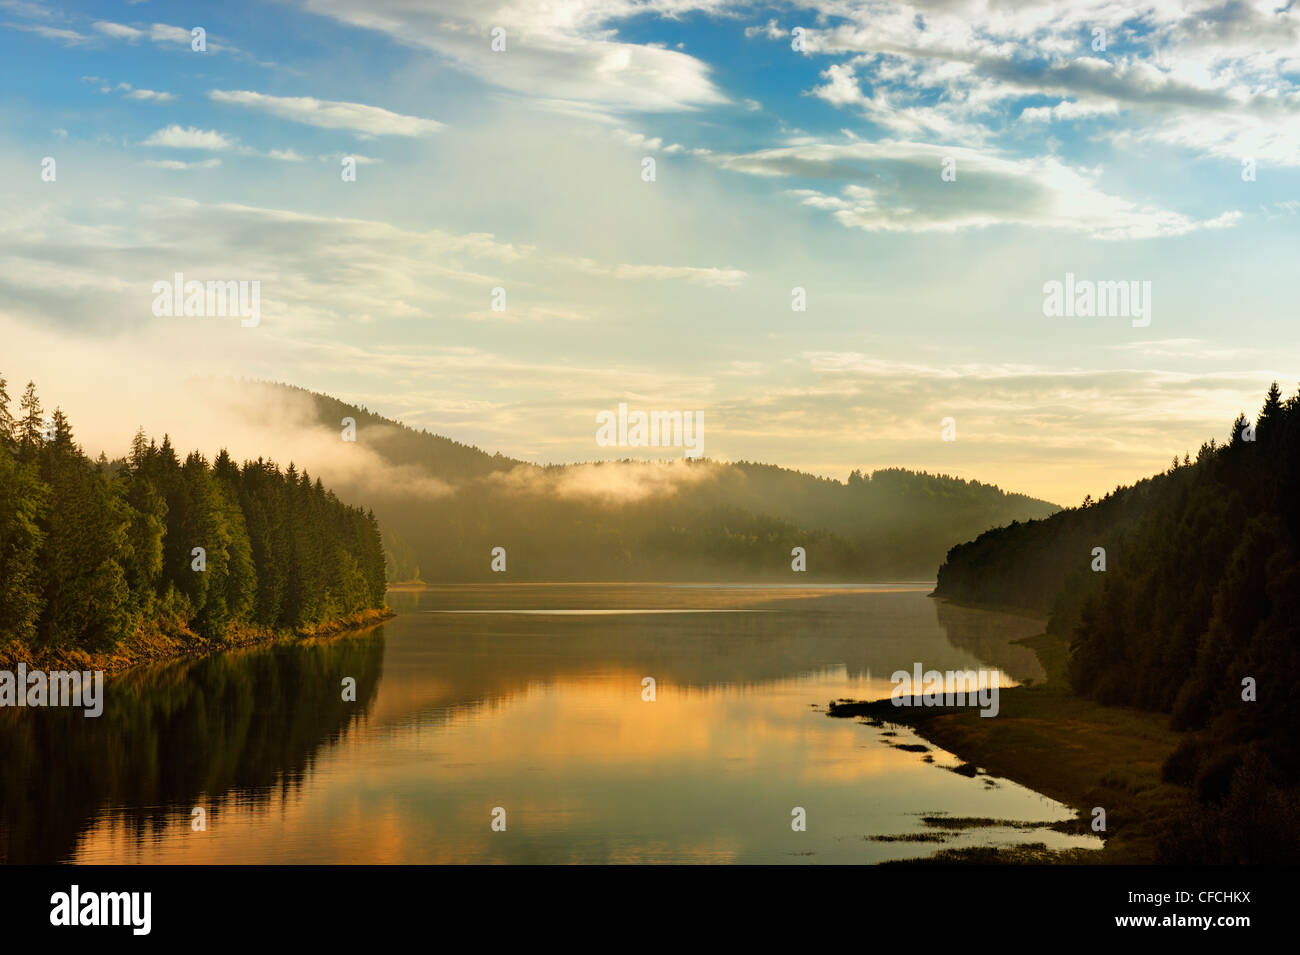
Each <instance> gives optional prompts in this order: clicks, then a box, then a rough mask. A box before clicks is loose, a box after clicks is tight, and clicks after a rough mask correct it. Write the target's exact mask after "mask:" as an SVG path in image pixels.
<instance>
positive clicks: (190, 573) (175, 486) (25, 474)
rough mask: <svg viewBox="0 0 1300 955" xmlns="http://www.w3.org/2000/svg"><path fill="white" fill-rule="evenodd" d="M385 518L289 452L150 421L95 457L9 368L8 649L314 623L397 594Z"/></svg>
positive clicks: (4, 610) (3, 563)
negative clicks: (391, 582) (242, 457)
mask: <svg viewBox="0 0 1300 955" xmlns="http://www.w3.org/2000/svg"><path fill="white" fill-rule="evenodd" d="M385 589H386V581H385V577H384V558H383V543H382V541H381V539H380V536H379V529H378V526H377V523H376V521H375V519H374V517H373V516H372V515H371V514H369V513H367V512H365V511H362V510H359V509H357V508H354V507H349V506H347V505H345V504H343V503H342V502H340V501H339V500H338V498H336V497H335V496H334V494H333V493H332V492H331V491H328V490H326V489H325V488H324V487H323V486H322V484H321V482H320V481H319V480H316V481H313V480H312V479H311V477H310V476H309V475H308V474H306V473H305V472H304V473H299V472H298V471H297V470H296V469H295V468H294V467H293V466H292V465H291V466H290V467H289V468H287V469H285V470H281V469H280V468H279V467H277V466H276V465H274V464H270V463H267V462H265V461H262V460H258V461H250V462H245V463H244V464H243V465H242V466H240V465H237V464H236V463H235V462H234V461H232V460H231V459H230V456H229V455H227V454H226V453H225V452H224V451H222V452H221V453H219V454H218V455H217V457H216V459H215V460H214V461H213V462H212V463H211V464H209V463H208V462H207V461H206V460H205V459H204V458H203V457H202V456H201V455H200V454H199V453H198V452H197V451H195V452H191V453H190V454H188V456H186V457H185V459H184V460H183V461H182V460H181V459H180V458H179V457H178V455H177V453H176V451H175V449H173V448H172V446H171V443H170V442H169V441H168V440H167V439H166V438H164V439H163V442H162V444H161V445H159V444H156V443H155V442H153V441H149V440H147V439H146V438H145V436H144V435H143V434H142V433H141V434H137V436H136V438H135V441H134V443H133V445H132V449H131V453H130V456H129V458H128V459H127V460H125V461H120V462H115V463H110V462H108V461H107V460H105V459H104V458H103V456H102V455H101V457H100V460H99V461H98V462H92V461H90V460H89V459H88V458H87V457H86V456H85V455H84V454H83V453H82V451H81V449H80V448H79V447H78V445H77V443H76V441H75V440H74V437H73V432H72V426H71V424H70V423H69V421H68V420H67V418H66V417H65V416H64V415H63V414H62V412H60V411H57V410H56V411H55V412H54V413H53V414H52V415H51V416H50V417H49V418H48V419H47V417H46V415H45V413H44V412H43V411H42V409H41V405H40V399H39V398H38V396H37V394H36V390H35V388H34V387H33V386H32V385H30V384H29V385H28V386H27V390H26V393H25V394H24V395H23V396H22V399H21V402H20V410H19V415H18V417H17V418H15V417H14V416H13V414H12V412H11V410H10V402H9V396H8V394H7V390H6V386H5V382H4V380H3V378H0V656H4V657H6V658H20V659H21V658H24V657H30V656H33V655H38V656H39V655H42V654H44V655H47V656H48V655H50V654H51V653H54V652H56V651H58V650H60V649H61V648H75V649H77V650H87V651H91V652H98V653H106V652H111V651H113V650H114V649H115V648H117V647H119V646H120V645H121V644H123V643H124V642H133V643H139V642H140V641H142V640H143V641H145V642H146V643H147V642H148V640H149V638H150V637H158V638H159V639H160V641H166V640H169V639H170V640H181V641H184V640H185V639H187V638H194V637H197V638H199V639H200V640H203V641H209V642H213V643H220V642H222V641H224V640H226V639H227V638H228V637H229V636H231V635H232V632H254V631H257V632H263V633H265V632H271V631H276V632H283V631H293V630H299V629H307V630H310V629H314V628H318V627H321V626H324V625H327V624H330V623H332V622H336V621H339V620H341V619H343V618H347V617H349V616H352V615H357V614H360V613H362V612H364V611H367V610H371V609H375V608H382V607H383V606H384V599H385V596H384V595H385Z"/></svg>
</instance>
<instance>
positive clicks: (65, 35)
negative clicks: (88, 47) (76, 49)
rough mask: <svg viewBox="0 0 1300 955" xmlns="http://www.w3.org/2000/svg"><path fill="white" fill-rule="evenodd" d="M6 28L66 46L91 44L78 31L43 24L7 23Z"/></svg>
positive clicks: (88, 38)
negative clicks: (55, 41) (33, 34)
mask: <svg viewBox="0 0 1300 955" xmlns="http://www.w3.org/2000/svg"><path fill="white" fill-rule="evenodd" d="M4 26H5V27H7V28H9V29H10V30H22V31H23V32H24V33H35V34H36V35H37V36H43V37H45V39H47V40H57V41H58V42H60V43H62V44H63V45H64V46H84V45H85V44H87V43H90V42H91V38H90V37H88V36H86V35H85V34H84V33H78V32H77V31H76V30H65V29H63V28H62V27H48V26H45V25H44V24H41V23H6V24H4Z"/></svg>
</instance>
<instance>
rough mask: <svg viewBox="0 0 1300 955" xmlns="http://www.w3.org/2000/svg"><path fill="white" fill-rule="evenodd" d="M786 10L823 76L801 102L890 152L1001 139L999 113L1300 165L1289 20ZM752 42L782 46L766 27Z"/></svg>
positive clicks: (1298, 97) (953, 8)
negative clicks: (796, 15) (891, 142)
mask: <svg viewBox="0 0 1300 955" xmlns="http://www.w3.org/2000/svg"><path fill="white" fill-rule="evenodd" d="M796 6H798V7H800V8H802V9H803V10H804V11H807V13H806V16H807V19H806V20H802V21H801V20H796V21H794V22H802V24H803V26H804V28H805V31H806V35H805V44H806V48H807V51H808V54H809V55H810V56H815V57H818V58H822V59H831V60H833V61H834V62H832V63H830V64H829V65H828V66H826V67H825V69H824V70H823V72H822V79H823V81H824V82H823V83H821V84H820V85H817V86H815V87H814V88H813V89H812V90H811V91H810V92H811V93H812V94H813V95H816V96H818V97H819V98H821V99H823V100H824V101H826V102H827V103H830V104H831V105H833V106H836V107H839V108H848V109H854V110H856V111H858V112H860V113H861V114H862V115H863V117H864V118H866V119H867V120H869V121H870V122H872V123H874V124H876V125H878V126H879V127H880V128H881V129H882V130H883V131H884V132H885V133H886V134H888V135H891V136H893V137H896V138H910V139H918V138H927V137H937V138H944V139H948V140H950V141H960V142H963V143H965V144H968V145H969V144H972V143H979V142H983V141H985V140H989V139H991V138H996V137H999V136H1006V135H1011V134H1012V133H1011V131H1010V130H1008V129H1007V124H1006V123H1005V117H1006V115H1007V114H1008V111H1010V112H1011V115H1018V116H1019V117H1020V118H1021V119H1023V120H1025V121H1030V122H1032V121H1040V122H1041V121H1047V120H1049V119H1050V120H1081V119H1088V120H1116V119H1118V118H1119V117H1121V116H1125V115H1128V116H1129V119H1130V125H1131V131H1128V132H1126V134H1125V141H1127V142H1129V143H1133V142H1151V143H1157V144H1168V145H1176V146H1179V147H1181V148H1184V149H1189V150H1192V151H1194V152H1197V153H1200V154H1203V155H1209V156H1230V155H1233V156H1238V157H1240V156H1243V155H1254V156H1256V157H1266V158H1267V159H1268V160H1269V161H1271V162H1274V163H1277V164H1282V165H1292V166H1294V165H1300V70H1298V69H1297V64H1298V63H1300V5H1296V4H1291V3H1285V4H1282V3H1271V2H1261V3H1231V4H1222V3H1217V2H1216V3H1204V2H1195V3H1190V4H1188V3H1155V4H1152V5H1148V6H1147V7H1145V8H1143V9H1142V11H1141V13H1140V16H1139V15H1135V13H1134V11H1133V10H1132V9H1130V8H1126V7H1124V6H1123V5H1122V4H1115V3H1113V2H1112V0H1078V2H1073V0H1071V2H1065V0H1046V2H1043V3H1035V4H1025V5H1006V4H988V3H986V2H984V0H944V2H942V3H933V2H917V3H902V2H893V0H870V2H866V3H862V4H852V5H850V4H842V3H839V2H837V0H824V2H823V0H807V2H801V3H796ZM1095 31H1102V32H1101V35H1100V36H1098V35H1097V33H1096V32H1095ZM763 33H764V31H762V30H754V31H753V32H752V33H751V35H753V36H759V35H763ZM766 35H767V36H769V37H770V38H771V39H773V40H774V41H776V42H784V41H785V40H786V39H787V37H788V34H787V32H786V31H782V30H779V29H775V24H774V23H772V24H769V29H768V30H767V31H766ZM1103 44H1104V45H1103ZM1044 99H1047V100H1054V101H1056V102H1055V103H1051V102H1049V103H1047V104H1044V102H1043V100H1044ZM1243 149H1246V150H1250V152H1242V150H1243Z"/></svg>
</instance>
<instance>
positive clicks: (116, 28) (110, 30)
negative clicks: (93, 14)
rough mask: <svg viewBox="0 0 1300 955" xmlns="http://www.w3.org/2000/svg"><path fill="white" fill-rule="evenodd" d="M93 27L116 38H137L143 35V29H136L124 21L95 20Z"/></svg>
mask: <svg viewBox="0 0 1300 955" xmlns="http://www.w3.org/2000/svg"><path fill="white" fill-rule="evenodd" d="M94 27H95V29H96V30H98V31H99V32H100V33H102V34H104V35H105V36H110V37H113V38H114V39H116V40H138V39H140V37H142V36H144V31H143V30H137V29H136V28H135V27H129V26H127V25H126V24H124V23H113V22H112V21H111V20H96V21H95V23H94Z"/></svg>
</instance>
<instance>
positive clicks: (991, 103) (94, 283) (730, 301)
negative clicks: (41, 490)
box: [0, 0, 1300, 503]
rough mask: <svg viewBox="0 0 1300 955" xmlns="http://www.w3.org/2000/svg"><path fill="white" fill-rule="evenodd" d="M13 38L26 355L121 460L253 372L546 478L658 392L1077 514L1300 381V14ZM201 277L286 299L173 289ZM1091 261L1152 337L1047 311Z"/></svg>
mask: <svg viewBox="0 0 1300 955" xmlns="http://www.w3.org/2000/svg"><path fill="white" fill-rule="evenodd" d="M196 26H197V27H202V28H203V29H204V30H205V31H206V42H207V49H206V51H204V52H196V51H194V50H193V49H192V48H191V40H190V38H191V30H192V28H194V27H196ZM496 27H499V28H502V29H504V30H505V37H506V48H505V50H504V51H493V49H492V40H491V36H492V30H493V29H494V28H496ZM796 28H798V29H799V30H801V31H802V34H801V41H802V43H801V45H802V49H800V50H796V49H793V48H792V40H793V37H794V32H793V31H795V30H796ZM1097 31H1102V33H1101V34H1098V33H1097ZM1099 39H1104V49H1103V48H1098V42H1099ZM0 60H2V61H3V63H4V68H3V74H2V75H3V83H4V93H5V95H4V97H3V101H2V103H0V116H2V118H3V125H2V127H0V128H2V129H3V132H2V133H0V170H2V171H3V174H4V176H5V182H6V184H7V185H8V188H7V189H6V190H5V192H4V193H3V198H2V199H0V202H3V207H4V208H3V211H4V216H3V221H2V224H0V341H3V342H4V347H3V351H0V355H2V356H3V358H0V371H2V372H4V373H5V374H6V375H8V376H10V377H11V378H22V379H26V378H28V377H31V378H35V379H36V380H37V382H38V384H39V385H40V387H41V389H42V392H43V394H45V395H46V396H47V398H48V400H49V401H50V402H51V403H56V402H57V403H59V404H62V405H63V406H64V408H65V410H67V411H68V412H69V413H70V415H71V416H72V418H73V421H74V423H76V422H82V424H81V426H80V431H79V436H80V438H81V439H82V441H83V442H84V443H86V445H87V447H88V450H92V451H97V450H98V449H99V447H100V446H102V447H103V448H104V449H106V450H107V451H108V452H109V453H110V454H113V453H121V451H122V449H123V448H124V447H125V445H126V443H127V441H128V440H129V437H130V435H131V433H133V431H134V429H135V425H136V424H137V423H143V424H145V425H146V427H149V428H150V429H151V430H163V429H168V430H172V431H173V433H177V432H179V433H180V434H181V435H182V436H185V435H186V430H185V429H186V426H187V421H186V418H185V416H183V415H182V414H181V411H182V410H183V407H184V406H183V405H182V404H179V403H178V402H176V401H175V400H170V401H169V400H162V397H161V396H164V395H173V396H174V395H175V394H177V393H181V392H183V393H188V392H189V391H190V390H192V389H193V387H194V386H192V385H187V384H185V382H186V381H187V380H189V379H191V378H204V377H207V376H235V377H253V378H268V379H274V380H281V381H287V382H291V383H294V384H298V385H302V386H304V387H307V388H311V389H314V390H321V391H327V392H330V393H334V394H337V395H338V396H340V397H342V398H345V399H347V400H352V401H357V402H360V403H364V404H366V405H367V406H369V407H371V408H372V409H375V410H378V411H380V412H382V413H385V414H388V415H391V416H393V417H397V418H400V419H402V420H403V421H406V422H408V423H410V424H412V425H414V426H417V427H427V428H429V430H431V431H435V432H438V433H442V434H446V435H449V436H451V437H454V438H456V439H458V440H461V441H466V442H470V443H476V444H479V445H480V446H483V447H485V448H487V449H489V450H493V451H496V450H500V451H502V452H504V453H507V454H511V455H515V456H519V457H523V458H525V459H527V460H532V461H537V462H551V461H556V462H558V461H579V460H593V459H598V458H601V457H610V456H619V455H620V454H622V453H627V452H626V451H622V452H620V451H619V450H617V449H606V448H601V447H599V446H597V445H596V443H595V441H594V433H595V426H594V418H595V414H596V413H597V412H598V411H601V410H605V409H612V408H614V407H616V406H617V404H618V403H619V402H620V401H626V402H628V403H629V404H630V405H631V406H632V407H639V408H646V409H665V410H672V409H678V410H698V411H702V412H703V413H704V415H705V421H706V437H705V453H706V454H707V455H708V456H710V457H716V458H721V459H730V460H736V459H742V458H743V459H751V460H752V459H757V460H765V461H771V462H773V463H779V464H783V465H787V466H791V467H799V468H803V469H806V470H810V471H814V472H817V473H820V474H825V475H829V476H834V477H838V478H841V479H842V478H844V477H845V476H846V475H847V473H848V471H849V470H851V469H853V468H863V469H872V468H878V467H889V466H905V467H914V468H921V469H929V470H932V471H943V472H947V473H955V474H959V475H962V476H965V477H972V478H979V479H981V480H986V481H993V482H996V483H999V484H1001V485H1002V486H1004V487H1008V488H1012V489H1016V490H1022V491H1025V492H1028V493H1033V494H1037V495H1039V496H1042V497H1047V498H1050V499H1053V500H1057V501H1059V502H1063V503H1073V502H1075V501H1077V500H1078V499H1080V498H1081V497H1082V496H1083V495H1084V494H1085V493H1092V494H1094V495H1096V494H1098V493H1104V492H1105V491H1106V490H1108V489H1110V488H1113V487H1114V486H1115V485H1116V484H1117V483H1120V482H1128V481H1131V480H1133V479H1135V478H1137V477H1140V476H1142V475H1144V474H1146V473H1149V472H1150V471H1152V470H1155V469H1159V468H1161V467H1164V466H1167V463H1168V460H1169V458H1170V457H1171V456H1172V455H1173V454H1175V453H1179V454H1181V453H1182V452H1183V451H1185V450H1191V451H1193V452H1194V451H1195V449H1196V447H1197V446H1198V445H1199V444H1200V442H1201V441H1202V440H1204V439H1207V438H1209V437H1210V436H1216V435H1217V436H1220V437H1222V436H1223V435H1225V434H1226V433H1227V431H1228V427H1229V424H1230V422H1231V419H1232V418H1233V417H1234V416H1235V415H1236V413H1237V412H1238V411H1241V410H1248V411H1252V412H1253V410H1254V409H1255V408H1256V407H1257V406H1258V403H1259V400H1260V397H1261V396H1262V393H1263V390H1264V388H1265V387H1266V386H1267V384H1268V382H1269V381H1270V380H1272V379H1273V378H1278V379H1280V380H1281V382H1282V384H1283V388H1284V390H1285V391H1287V392H1288V393H1291V392H1294V390H1295V384H1296V380H1297V379H1298V378H1300V372H1298V371H1297V369H1298V368H1300V361H1297V358H1298V357H1300V355H1298V354H1297V351H1298V349H1297V347H1296V332H1295V328H1296V309H1295V302H1296V299H1297V292H1298V291H1300V288H1298V286H1300V279H1298V277H1300V268H1298V267H1297V264H1296V263H1297V252H1298V251H1300V248H1298V245H1300V244H1298V243H1297V231H1298V227H1300V188H1298V187H1300V12H1297V11H1295V10H1293V9H1292V7H1291V6H1290V5H1282V4H1280V3H1278V2H1277V0H1272V2H1269V3H1260V4H1228V5H1224V4H1188V3H1164V2H1158V3H1152V4H1146V5H1141V4H1138V5H1134V4H1124V5H1116V4H1113V3H1109V2H1088V0H1083V2H1074V3H1044V4H1035V5H1033V6H1032V7H1031V8H1026V9H1015V8H1011V7H1007V6H1004V5H1001V4H996V3H992V4H991V3H987V2H964V0H935V2H929V3H915V4H904V3H893V2H870V3H849V2H808V3H790V4H776V5H749V4H732V3H728V2H724V0H699V2H691V0H651V2H630V0H573V2H569V3H563V4H546V5H543V4H538V3H522V2H520V3H508V2H501V0H487V2H482V3H472V4H471V3H463V2H462V3H444V2H427V0H426V2H415V0H371V2H367V3H365V4H357V3H350V2H345V0H303V2H283V3H257V4H251V3H225V4H212V5H193V4H176V3H160V2H157V0H145V2H138V3H102V4H67V3H37V2H34V0H0ZM46 157H52V158H54V159H55V160H56V163H57V167H56V168H57V175H56V178H55V179H54V181H46V180H43V179H42V176H41V170H42V160H44V159H45V158H46ZM342 157H353V158H355V159H356V160H357V162H358V167H357V168H358V174H357V179H356V181H355V182H344V181H342V178H341V176H340V162H341V159H342ZM647 158H650V159H653V160H654V161H655V167H656V176H655V179H654V181H652V182H647V181H644V180H643V178H642V168H643V161H644V160H645V159H647ZM946 160H951V161H952V163H953V164H955V165H953V168H954V169H955V172H956V177H955V179H954V180H952V181H944V180H943V179H942V178H941V175H940V172H941V169H942V168H943V164H944V163H945V161H946ZM1246 160H1251V161H1253V167H1254V171H1255V176H1254V178H1253V180H1249V181H1248V180H1245V179H1243V174H1242V173H1243V162H1244V161H1246ZM177 271H181V272H184V273H185V274H186V276H187V278H197V279H200V280H205V279H212V280H248V281H254V280H256V281H258V282H260V286H261V294H262V300H263V306H262V313H263V321H262V322H261V324H260V325H259V326H258V327H256V328H241V327H240V324H239V322H238V321H237V320H236V321H230V320H225V319H211V318H204V319H197V318H189V319H177V318H165V317H164V318H160V317H157V316H155V315H153V314H152V312H151V310H150V304H151V302H152V298H153V296H152V294H151V286H152V284H153V283H154V282H155V281H157V280H159V279H166V278H169V277H170V276H171V275H172V274H173V273H175V272H177ZM1067 272H1069V273H1074V274H1075V275H1076V276H1078V277H1080V278H1084V279H1090V280H1095V281H1126V282H1127V281H1138V282H1150V283H1151V288H1152V311H1151V322H1150V324H1149V325H1147V326H1145V327H1135V326H1134V325H1133V323H1131V322H1130V321H1129V320H1127V319H1126V318H1124V317H1116V316H1101V317H1071V318H1054V317H1047V316H1045V315H1044V314H1043V297H1044V293H1043V286H1044V284H1045V283H1047V282H1050V281H1053V280H1061V279H1063V278H1064V276H1065V274H1066V273H1067ZM796 286H797V287H800V288H803V289H805V290H806V294H807V301H808V307H807V310H806V311H803V312H795V311H792V310H791V299H792V295H791V290H792V289H793V288H794V287H796ZM498 287H500V288H505V289H506V290H507V307H506V309H505V311H504V312H496V311H493V310H492V308H491V307H490V301H491V290H492V289H494V288H498ZM949 416H951V417H953V418H955V419H956V421H957V440H956V441H952V442H945V441H941V440H940V434H941V430H940V420H941V419H942V418H944V417H949ZM182 440H184V437H183V438H182ZM192 440H193V441H194V442H196V443H198V442H204V441H211V440H216V438H214V437H213V436H211V435H208V434H205V433H198V431H197V430H196V431H195V432H194V433H193V436H192Z"/></svg>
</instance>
